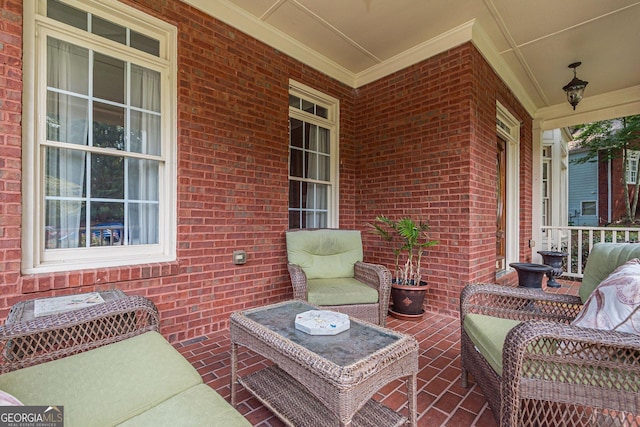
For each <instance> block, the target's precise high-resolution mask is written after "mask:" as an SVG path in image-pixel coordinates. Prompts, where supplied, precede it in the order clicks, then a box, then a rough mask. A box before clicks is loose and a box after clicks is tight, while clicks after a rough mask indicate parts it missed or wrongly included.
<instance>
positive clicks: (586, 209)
mask: <svg viewBox="0 0 640 427" xmlns="http://www.w3.org/2000/svg"><path fill="white" fill-rule="evenodd" d="M597 210H598V204H597V203H596V201H595V200H583V201H581V202H580V211H581V214H582V216H595V215H597V213H598V211H597Z"/></svg>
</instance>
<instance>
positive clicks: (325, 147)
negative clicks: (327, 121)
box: [316, 127, 331, 154]
mask: <svg viewBox="0 0 640 427" xmlns="http://www.w3.org/2000/svg"><path fill="white" fill-rule="evenodd" d="M317 132H318V133H317V141H316V146H317V148H316V149H317V150H318V152H319V153H324V154H331V153H330V151H331V150H330V148H329V147H330V144H329V138H330V134H329V129H325V128H321V127H317Z"/></svg>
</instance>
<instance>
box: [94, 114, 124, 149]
mask: <svg viewBox="0 0 640 427" xmlns="http://www.w3.org/2000/svg"><path fill="white" fill-rule="evenodd" d="M93 146H94V147H103V148H115V149H117V150H124V148H125V146H124V108H122V107H116V106H114V105H108V104H103V103H101V102H94V103H93Z"/></svg>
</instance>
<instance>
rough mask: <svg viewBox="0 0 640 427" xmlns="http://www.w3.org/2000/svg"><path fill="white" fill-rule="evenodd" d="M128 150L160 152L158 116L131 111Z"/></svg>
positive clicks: (155, 153) (158, 153) (146, 152)
mask: <svg viewBox="0 0 640 427" xmlns="http://www.w3.org/2000/svg"><path fill="white" fill-rule="evenodd" d="M129 128H130V133H129V150H128V151H132V152H134V153H143V154H153V155H156V156H159V155H160V154H161V140H160V132H161V131H160V116H156V115H154V114H148V113H141V112H139V111H131V122H130V125H129Z"/></svg>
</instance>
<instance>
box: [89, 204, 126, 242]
mask: <svg viewBox="0 0 640 427" xmlns="http://www.w3.org/2000/svg"><path fill="white" fill-rule="evenodd" d="M90 216H91V227H90V231H89V233H90V236H91V242H90V245H91V246H113V245H121V244H122V242H123V230H124V203H112V202H93V203H91V215H90Z"/></svg>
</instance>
